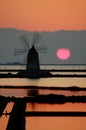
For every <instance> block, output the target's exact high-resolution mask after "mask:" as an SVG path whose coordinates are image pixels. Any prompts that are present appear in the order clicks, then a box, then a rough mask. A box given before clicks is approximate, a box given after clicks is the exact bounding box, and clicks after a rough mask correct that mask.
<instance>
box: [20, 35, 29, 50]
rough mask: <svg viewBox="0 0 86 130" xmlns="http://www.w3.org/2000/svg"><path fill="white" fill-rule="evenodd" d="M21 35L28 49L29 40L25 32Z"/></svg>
mask: <svg viewBox="0 0 86 130" xmlns="http://www.w3.org/2000/svg"><path fill="white" fill-rule="evenodd" d="M22 36H23V39H24V41H26V45H27V47H28V48H29V49H30V46H29V45H30V42H29V40H28V37H27V35H26V34H24V35H22Z"/></svg>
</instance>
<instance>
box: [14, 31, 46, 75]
mask: <svg viewBox="0 0 86 130" xmlns="http://www.w3.org/2000/svg"><path fill="white" fill-rule="evenodd" d="M40 38H41V36H40V34H39V33H37V32H35V33H34V35H33V38H32V41H31V43H30V41H29V40H28V37H27V35H26V34H24V35H21V37H19V40H20V41H21V42H22V43H23V45H24V48H22V49H15V50H14V54H15V56H18V55H23V54H24V53H26V57H25V59H26V72H27V73H30V74H32V73H36V74H38V73H39V72H40V65H39V54H38V52H41V53H45V52H46V45H44V44H43V45H40V46H38V47H37V44H38V42H39V40H40ZM30 46H31V47H30Z"/></svg>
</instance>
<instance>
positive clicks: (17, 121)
mask: <svg viewBox="0 0 86 130" xmlns="http://www.w3.org/2000/svg"><path fill="white" fill-rule="evenodd" d="M25 109H26V103H25V101H24V100H23V99H17V100H16V101H15V103H14V106H13V109H12V112H11V114H10V118H9V121H8V124H7V128H6V130H25Z"/></svg>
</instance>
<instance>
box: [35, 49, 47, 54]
mask: <svg viewBox="0 0 86 130" xmlns="http://www.w3.org/2000/svg"><path fill="white" fill-rule="evenodd" d="M37 51H38V52H39V53H47V50H45V49H37Z"/></svg>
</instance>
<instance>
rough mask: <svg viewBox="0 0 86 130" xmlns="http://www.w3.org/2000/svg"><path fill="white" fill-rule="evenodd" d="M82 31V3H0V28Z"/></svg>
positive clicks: (85, 26)
mask: <svg viewBox="0 0 86 130" xmlns="http://www.w3.org/2000/svg"><path fill="white" fill-rule="evenodd" d="M5 27H6V28H8V27H9V28H18V29H24V30H38V31H43V30H47V31H54V30H62V29H64V30H86V0H0V28H5Z"/></svg>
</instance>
